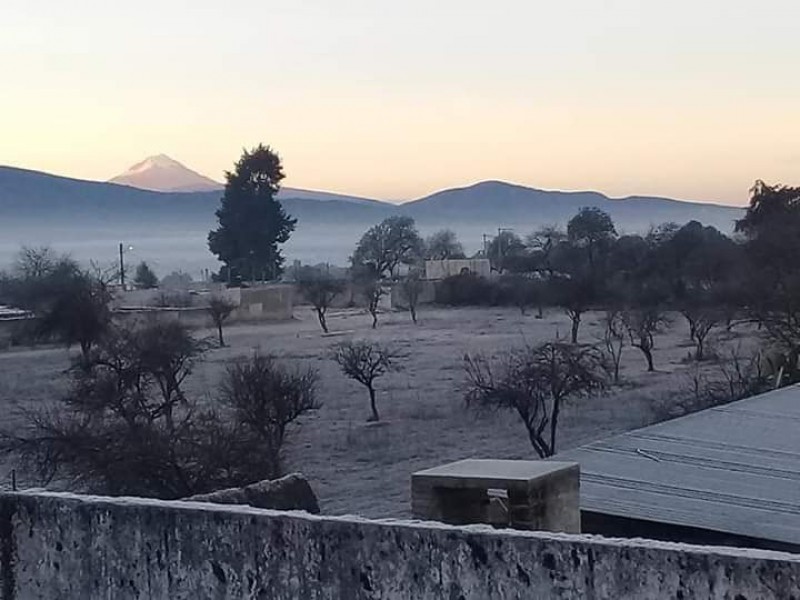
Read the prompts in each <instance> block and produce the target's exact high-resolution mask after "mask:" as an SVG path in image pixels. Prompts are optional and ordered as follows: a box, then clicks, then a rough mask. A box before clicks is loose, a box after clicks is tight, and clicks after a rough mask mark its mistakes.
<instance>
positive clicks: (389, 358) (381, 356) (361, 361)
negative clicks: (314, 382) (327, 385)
mask: <svg viewBox="0 0 800 600" xmlns="http://www.w3.org/2000/svg"><path fill="white" fill-rule="evenodd" d="M398 358H399V355H398V353H397V352H396V351H395V350H393V349H391V348H387V347H384V346H381V345H380V344H376V343H372V342H367V341H355V342H353V341H350V342H343V343H341V344H339V345H338V346H336V349H335V350H334V354H333V359H334V360H335V361H336V363H337V364H338V365H339V367H340V368H341V369H342V372H343V373H344V374H345V375H347V376H348V377H349V378H350V379H354V380H355V381H357V382H358V383H360V384H361V385H363V386H364V387H366V388H367V390H368V391H369V404H370V408H371V409H372V415H371V416H370V418H369V421H379V420H380V415H379V414H378V408H377V406H376V403H375V380H376V379H378V378H379V377H381V376H383V375H385V374H386V373H387V372H389V371H392V370H394V369H395V368H396V360H397V359H398Z"/></svg>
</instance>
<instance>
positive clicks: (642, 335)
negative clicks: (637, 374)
mask: <svg viewBox="0 0 800 600" xmlns="http://www.w3.org/2000/svg"><path fill="white" fill-rule="evenodd" d="M622 320H623V322H624V324H625V329H626V330H627V331H628V338H629V339H630V342H631V346H633V347H634V348H638V349H639V350H641V352H642V354H644V357H645V359H646V360H647V370H648V371H651V372H652V371H655V370H656V369H655V366H654V365H653V348H654V347H655V337H654V336H655V334H656V333H658V332H660V331H661V330H662V329H663V327H664V326H665V325H666V324H667V323H668V322H669V321H668V320H667V318H666V317H665V315H664V313H662V312H661V310H659V309H658V308H657V307H643V308H628V309H625V310H624V311H623V313H622Z"/></svg>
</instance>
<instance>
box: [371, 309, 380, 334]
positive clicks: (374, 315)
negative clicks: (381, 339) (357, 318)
mask: <svg viewBox="0 0 800 600" xmlns="http://www.w3.org/2000/svg"><path fill="white" fill-rule="evenodd" d="M369 314H371V315H372V328H373V329H377V328H378V311H377V310H375V309H370V311H369Z"/></svg>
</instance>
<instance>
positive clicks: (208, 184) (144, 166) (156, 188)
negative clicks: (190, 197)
mask: <svg viewBox="0 0 800 600" xmlns="http://www.w3.org/2000/svg"><path fill="white" fill-rule="evenodd" d="M108 182H109V183H118V184H120V185H127V186H130V187H135V188H139V189H140V190H148V191H151V192H210V191H220V190H222V189H223V188H224V187H225V186H224V185H223V184H221V183H219V182H218V181H214V180H213V179H211V178H209V177H206V176H205V175H201V174H200V173H198V172H197V171H193V170H192V169H190V168H189V167H187V166H186V165H184V164H183V163H180V162H178V161H177V160H175V159H174V158H171V157H169V156H167V155H166V154H158V155H156V156H150V157H148V158H146V159H144V160H143V161H141V162H138V163H136V164H135V165H133V166H132V167H131V168H130V169H128V170H127V171H125V172H124V173H121V174H119V175H117V176H116V177H112V178H111V179H109V180H108ZM278 197H279V198H280V199H284V198H303V199H307V200H320V201H328V200H342V201H345V202H355V203H356V204H374V203H376V202H378V201H377V200H370V199H368V198H358V197H355V196H345V195H342V194H334V193H331V192H317V191H313V190H300V189H295V188H283V189H282V190H281V191H280V192H279V193H278Z"/></svg>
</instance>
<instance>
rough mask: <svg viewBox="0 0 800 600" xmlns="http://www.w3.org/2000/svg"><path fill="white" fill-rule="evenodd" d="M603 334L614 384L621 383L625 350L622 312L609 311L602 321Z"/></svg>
mask: <svg viewBox="0 0 800 600" xmlns="http://www.w3.org/2000/svg"><path fill="white" fill-rule="evenodd" d="M602 322H603V333H602V338H601V341H602V343H603V348H604V350H605V354H606V356H607V357H608V359H609V364H610V366H611V368H612V370H613V377H614V383H619V381H620V376H619V370H620V363H621V362H622V351H623V349H624V348H625V337H626V329H625V321H624V319H623V317H622V311H620V310H618V309H614V308H611V309H608V310H606V314H605V316H604V317H603V319H602Z"/></svg>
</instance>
